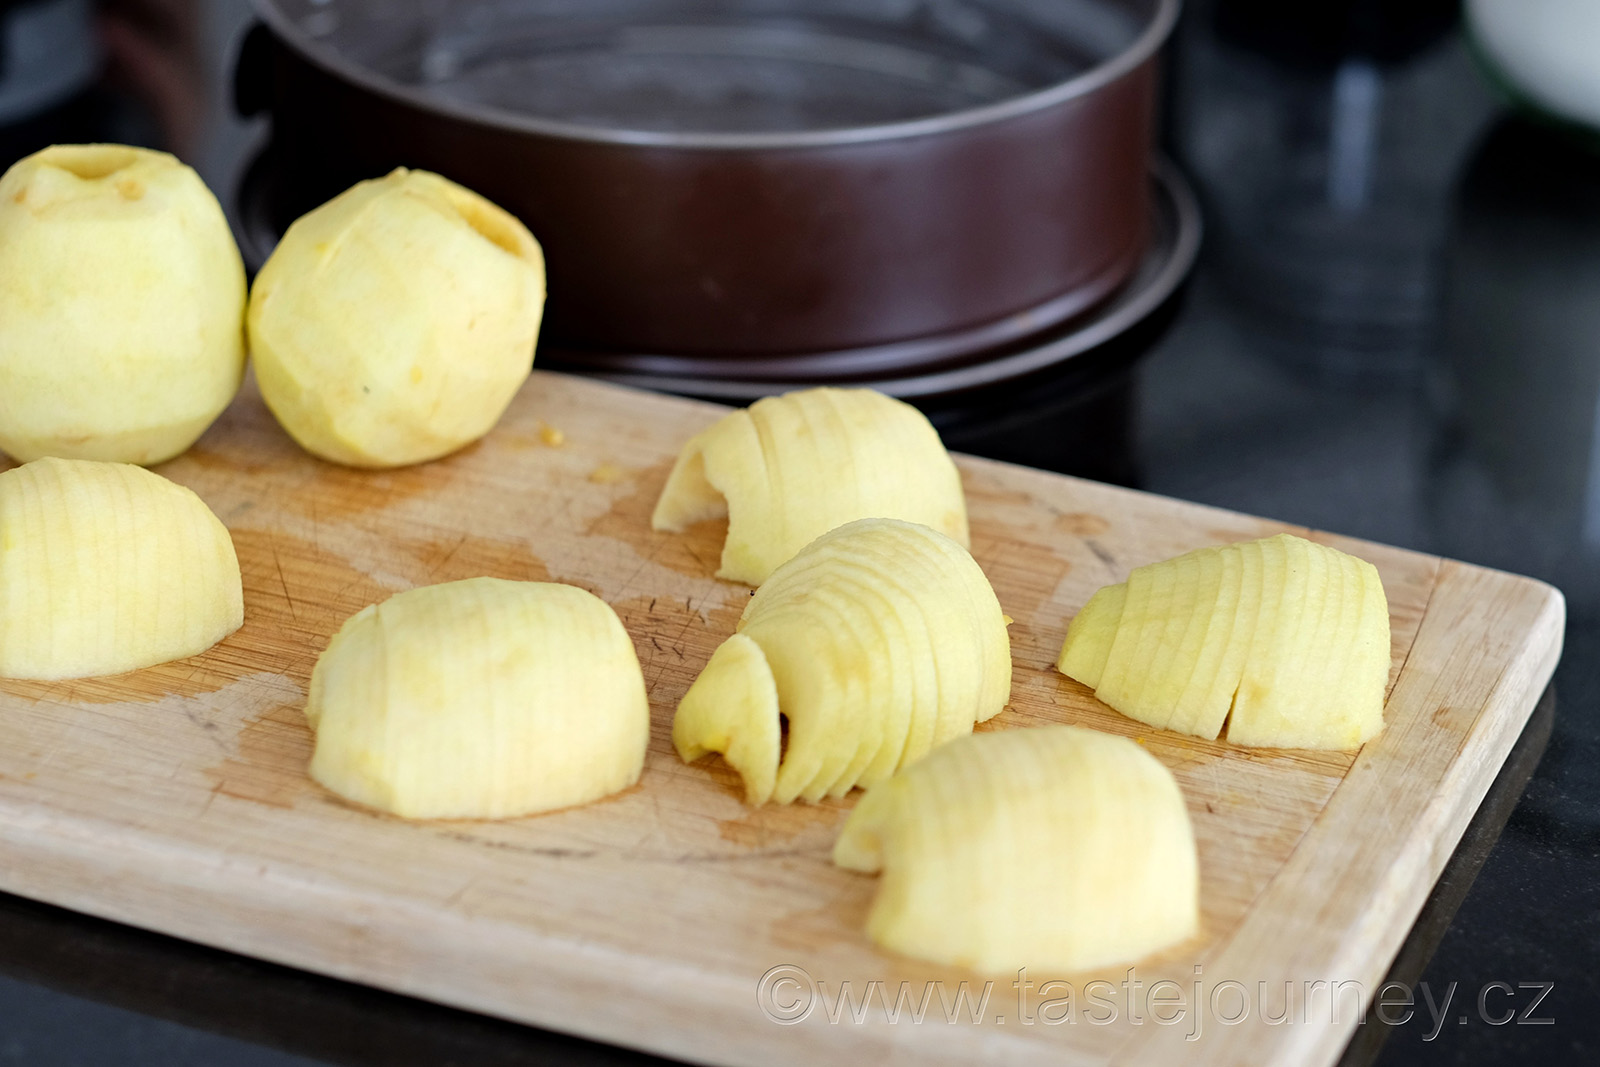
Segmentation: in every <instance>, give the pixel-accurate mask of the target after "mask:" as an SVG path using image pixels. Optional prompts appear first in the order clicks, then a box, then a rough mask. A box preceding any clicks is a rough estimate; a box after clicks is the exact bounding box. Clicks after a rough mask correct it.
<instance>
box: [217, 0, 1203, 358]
mask: <svg viewBox="0 0 1600 1067" xmlns="http://www.w3.org/2000/svg"><path fill="white" fill-rule="evenodd" d="M1178 7H1179V2H1178V0H904V2H902V0H892V2H891V0H848V2H846V0H732V2H728V0H725V2H700V3H695V2H677V3H666V2H661V0H655V2H652V0H585V2H583V3H578V2H576V0H501V2H479V3H475V4H469V3H464V2H452V0H321V2H317V0H257V9H258V11H259V13H260V15H261V18H262V20H263V23H264V25H265V26H266V28H267V30H266V32H264V33H258V34H256V35H255V36H254V37H253V39H252V40H251V42H250V43H249V45H248V47H247V48H246V49H245V51H244V53H243V54H242V55H241V59H240V70H239V89H240V100H241V105H242V106H243V107H244V108H245V109H246V110H260V109H263V108H266V109H270V111H271V113H272V116H273V144H274V148H273V152H274V155H275V156H276V157H277V159H278V161H279V166H280V167H281V169H282V170H281V174H280V176H279V181H280V185H281V196H280V197H279V201H278V202H279V204H280V205H281V210H282V211H283V212H284V213H285V214H286V215H288V216H289V217H292V215H293V214H295V213H298V212H301V211H304V210H307V209H309V208H311V207H313V206H315V205H316V204H317V203H320V202H322V201H323V200H325V199H327V198H328V197H330V196H332V195H334V194H336V193H337V192H339V191H340V190H341V189H343V188H345V187H346V186H348V185H349V184H350V183H352V182H353V181H355V180H358V179H360V178H364V177H370V176H373V175H376V174H380V173H383V172H384V171H386V170H388V169H390V168H392V167H394V166H402V165H404V166H412V167H422V168H426V169H429V170H434V171H438V172H439V173H441V174H444V175H446V176H448V177H450V178H453V179H455V180H456V181H459V182H461V183H462V184H464V185H467V186H469V187H471V188H473V189H476V190H478V191H479V192H481V193H483V194H484V195H486V196H488V197H490V198H491V199H493V200H495V201H496V202H498V203H500V204H502V205H503V206H505V207H506V208H508V209H509V210H511V211H513V212H515V213H516V214H517V215H518V216H519V217H521V218H522V219H523V220H524V221H525V222H526V223H527V224H528V225H529V227H530V228H531V229H532V230H533V232H534V233H535V235H536V236H537V237H538V238H539V240H540V242H541V243H542V244H543V246H544V249H545V253H546V257H547V260H548V263H549V274H550V301H549V307H548V314H547V320H546V322H547V326H546V331H547V332H546V337H547V340H548V341H549V342H551V343H554V344H557V345H559V346H560V347H561V348H562V349H563V351H564V352H565V353H566V354H567V356H568V358H569V359H571V360H573V361H575V362H579V363H581V362H582V361H583V354H584V353H585V352H591V353H593V355H594V362H595V363H596V365H604V364H605V362H606V360H607V358H608V354H609V353H638V352H657V353H666V354H672V353H679V354H692V355H696V356H701V357H707V358H710V359H714V360H728V361H729V362H730V363H732V364H737V365H740V366H743V367H744V368H745V369H746V370H748V369H749V368H750V366H752V365H753V364H752V362H751V361H755V362H759V361H760V360H762V359H771V358H774V357H787V358H785V362H786V363H790V364H792V362H793V360H794V358H795V357H805V356H808V355H813V354H814V355H816V356H818V357H819V358H820V359H825V358H826V357H827V356H828V355H829V354H830V353H831V354H834V355H835V356H837V357H840V358H839V359H838V360H836V361H837V362H840V363H841V365H843V366H848V367H849V368H852V369H853V370H854V371H855V372H856V373H872V374H888V373H896V372H902V373H903V372H909V371H914V370H917V369H920V368H928V367H933V366H938V365H941V364H944V365H948V364H950V363H952V362H961V361H962V360H964V359H970V358H971V356H972V354H973V353H976V352H981V351H986V350H992V349H994V348H996V347H1001V346H1005V345H1006V344H1008V343H1010V342H1013V341H1016V340H1019V339H1022V338H1024V337H1027V336H1030V335H1033V334H1038V333H1041V332H1043V331H1045V330H1048V329H1049V328H1051V327H1053V326H1055V325H1057V324H1059V323H1062V322H1064V321H1066V320H1068V319H1071V318H1073V317H1075V316H1078V315H1081V314H1082V313H1084V312H1085V311H1088V310H1089V309H1091V308H1093V307H1095V306H1096V305H1098V304H1100V303H1101V302H1102V301H1104V300H1106V299H1107V298H1108V297H1110V296H1111V295H1112V294H1114V293H1115V292H1116V291H1117V290H1118V288H1119V287H1120V286H1122V285H1123V284H1124V283H1125V282H1126V281H1127V280H1128V278H1129V277H1130V276H1131V275H1132V273H1133V272H1134V270H1135V269H1136V267H1138V265H1139V264H1140V262H1141V260H1142V258H1143V257H1144V253H1145V250H1146V245H1147V242H1148V240H1149V236H1150V234H1149V219H1150V217H1151V203H1150V199H1149V198H1150V183H1149V180H1148V177H1147V175H1148V174H1149V171H1150V167H1151V145H1152V140H1153V124H1154V105H1155V98H1156V75H1157V70H1156V63H1157V57H1158V52H1159V50H1160V47H1161V45H1162V44H1163V43H1164V41H1165V40H1166V38H1167V36H1168V34H1169V32H1170V30H1171V27H1172V24H1173V21H1174V20H1175V18H1176V14H1177V10H1178ZM284 221H287V219H285V220H284ZM738 374H739V371H738V369H737V367H730V376H738Z"/></svg>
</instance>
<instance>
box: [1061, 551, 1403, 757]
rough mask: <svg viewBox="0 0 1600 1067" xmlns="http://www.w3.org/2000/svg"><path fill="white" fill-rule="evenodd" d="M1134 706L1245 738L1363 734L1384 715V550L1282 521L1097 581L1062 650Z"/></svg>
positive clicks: (1333, 742) (1133, 712) (1319, 739)
mask: <svg viewBox="0 0 1600 1067" xmlns="http://www.w3.org/2000/svg"><path fill="white" fill-rule="evenodd" d="M1057 666H1058V668H1059V669H1060V670H1061V671H1062V673H1064V674H1066V675H1068V676H1069V677H1072V678H1076V679H1077V680H1078V681H1080V682H1083V683H1084V684H1085V685H1087V686H1089V687H1091V688H1092V689H1094V691H1095V695H1096V696H1097V697H1099V698H1100V699H1101V700H1102V701H1104V702H1105V703H1106V704H1108V705H1110V706H1111V707H1113V708H1115V709H1116V710H1117V711H1120V712H1121V713H1122V714H1124V715H1126V716H1128V717H1129V718H1132V719H1137V720H1139V721H1140V722H1144V723H1148V724H1149V725H1151V726H1154V727H1157V728H1159V729H1168V730H1176V731H1178V732H1180V733H1187V734H1194V735H1196V736H1199V737H1205V738H1216V737H1218V736H1219V735H1220V734H1221V733H1222V732H1223V729H1224V724H1226V730H1227V739H1228V741H1229V742H1231V743H1233V744H1237V745H1257V746H1269V747H1275V748H1318V749H1351V748H1357V747H1359V746H1360V745H1361V744H1363V743H1364V742H1366V741H1367V740H1369V739H1371V738H1372V737H1373V736H1375V735H1376V734H1377V733H1378V731H1380V730H1381V729H1382V728H1383V700H1384V693H1385V689H1386V687H1387V684H1388V678H1389V608H1388V603H1387V601H1386V599H1385V597H1384V593H1383V582H1382V580H1381V579H1380V578H1379V577H1378V572H1377V569H1376V568H1374V567H1373V566H1372V564H1370V563H1367V562H1366V561H1364V560H1360V559H1357V558H1356V557H1354V556H1351V555H1348V554H1346V553H1344V552H1340V551H1338V550H1337V549H1333V548H1329V547H1327V546H1326V545H1319V544H1315V543H1313V542H1311V541H1307V540H1305V539H1303V538H1299V537H1293V536H1290V535H1288V534H1280V535H1278V536H1277V537H1270V538H1267V539H1265V540H1261V541H1247V542H1243V543H1240V544H1234V545H1224V546H1222V547H1220V548H1202V549H1198V550H1196V551H1194V552H1190V553H1188V554H1186V555H1183V556H1179V557H1177V558H1176V559H1170V560H1165V561H1163V562H1160V563H1153V564H1150V565H1148V566H1145V567H1140V568H1138V569H1136V570H1134V571H1133V572H1132V573H1131V574H1130V575H1129V576H1128V581H1127V582H1126V583H1124V584H1122V585H1115V586H1107V587H1106V588H1104V589H1102V590H1100V591H1099V592H1098V593H1096V594H1095V595H1094V596H1093V597H1092V598H1091V599H1090V601H1089V603H1088V604H1086V605H1085V606H1084V609H1083V610H1082V611H1081V612H1079V614H1078V616H1077V618H1075V619H1074V620H1073V621H1072V625H1071V626H1070V627H1069V628H1068V630H1067V639H1066V641H1065V643H1064V644H1063V645H1062V649H1061V658H1060V660H1059V661H1058V663H1057Z"/></svg>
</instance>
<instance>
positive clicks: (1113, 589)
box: [1056, 583, 1128, 689]
mask: <svg viewBox="0 0 1600 1067" xmlns="http://www.w3.org/2000/svg"><path fill="white" fill-rule="evenodd" d="M1127 596H1128V586H1127V583H1121V584H1118V585H1108V586H1104V587H1103V588H1101V589H1100V590H1099V591H1098V592H1096V593H1095V594H1094V596H1092V597H1090V598H1089V602H1088V603H1087V604H1085V605H1084V606H1083V609H1082V610H1081V611H1079V612H1078V614H1077V615H1076V616H1074V617H1073V620H1072V624H1071V625H1070V626H1068V627H1067V637H1066V640H1065V641H1063V642H1062V643H1061V655H1060V656H1059V657H1057V659H1056V670H1058V671H1060V672H1061V673H1062V674H1064V675H1066V676H1067V677H1068V678H1074V679H1076V680H1078V681H1080V682H1082V683H1083V684H1084V685H1086V686H1088V687H1089V688H1090V689H1099V688H1100V679H1101V676H1102V675H1103V674H1104V672H1105V669H1106V660H1108V659H1109V658H1110V657H1111V642H1112V641H1113V640H1114V639H1115V638H1116V636H1117V626H1118V624H1119V623H1120V622H1121V621H1122V609H1123V606H1124V604H1125V603H1126V602H1127Z"/></svg>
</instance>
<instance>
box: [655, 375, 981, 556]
mask: <svg viewBox="0 0 1600 1067" xmlns="http://www.w3.org/2000/svg"><path fill="white" fill-rule="evenodd" d="M723 515H726V516H727V517H728V537H727V540H726V541H725V542H724V543H723V546H722V566H721V569H719V570H718V571H717V577H719V578H727V579H730V580H732V581H736V582H745V583H746V584H749V585H759V584H761V583H762V582H764V581H766V579H767V576H768V575H769V574H771V573H772V572H773V571H774V570H776V569H777V567H778V566H779V565H780V564H781V563H783V562H784V561H785V560H787V559H788V558H789V557H791V556H793V555H794V554H795V553H796V552H798V551H800V550H801V549H802V548H804V547H805V546H806V545H808V544H810V543H811V541H812V540H813V539H814V538H817V537H820V536H821V535H822V534H825V533H827V532H828V531H829V530H832V529H833V528H834V527H836V526H843V525H844V524H845V523H847V522H853V521H854V520H856V519H866V518H887V519H905V520H906V521H908V522H917V523H921V524H923V525H924V526H929V527H932V528H933V529H935V530H938V531H939V532H940V533H942V534H944V535H945V536H946V537H949V538H951V539H953V540H955V541H956V542H957V543H958V544H960V545H962V546H963V547H965V546H966V545H967V504H966V498H965V497H964V496H963V495H962V492H961V473H960V471H958V470H957V469H956V465H955V464H954V463H953V462H951V460H950V455H949V453H947V452H946V451H945V449H944V444H943V443H942V442H941V441H940V440H939V433H938V431H937V430H935V429H934V428H933V425H932V424H931V423H929V422H928V420H927V417H926V416H924V415H923V414H922V412H920V411H918V410H917V409H916V408H914V407H912V406H911V405H910V404H907V403H905V402H904V401H901V400H896V399H895V398H894V397H891V396H885V395H884V394H882V393H879V392H874V391H873V390H871V389H834V388H821V389H806V390H802V391H800V392H794V393H786V394H784V395H783V396H774V397H767V398H766V399H764V400H758V401H756V402H755V403H754V404H752V405H751V406H750V407H749V408H744V409H741V410H738V411H732V412H729V413H728V414H727V415H725V416H723V417H722V419H720V420H719V421H718V422H716V423H715V424H713V425H712V426H710V427H709V428H707V429H705V430H703V431H701V432H700V433H698V434H696V435H695V436H694V437H693V438H691V439H690V440H689V441H688V443H687V444H685V445H684V446H683V449H682V451H681V452H680V453H679V455H678V461H677V463H675V464H674V465H673V468H672V473H671V474H670V475H669V476H668V477H667V484H666V487H665V488H663V489H662V491H661V498H660V500H659V501H657V503H656V508H655V513H654V514H653V515H651V517H650V525H651V527H653V528H654V529H657V530H671V531H680V530H683V529H686V528H687V527H688V526H689V525H691V524H693V523H696V522H701V521H703V520H706V519H714V518H720V517H721V516H723Z"/></svg>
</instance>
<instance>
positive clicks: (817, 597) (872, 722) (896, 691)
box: [672, 519, 1011, 805]
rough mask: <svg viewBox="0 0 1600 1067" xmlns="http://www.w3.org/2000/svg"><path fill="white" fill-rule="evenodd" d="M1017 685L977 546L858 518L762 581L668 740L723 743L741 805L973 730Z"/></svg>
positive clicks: (845, 783)
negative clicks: (739, 786) (740, 783)
mask: <svg viewBox="0 0 1600 1067" xmlns="http://www.w3.org/2000/svg"><path fill="white" fill-rule="evenodd" d="M1010 692H1011V650H1010V641H1009V639H1008V638H1007V636H1006V621H1005V617H1004V616H1003V615H1002V614H1001V611H1000V604H999V601H997V600H996V599H995V595H994V589H993V587H991V586H990V585H989V580H988V579H987V578H986V577H984V574H983V571H982V570H981V569H980V568H979V567H978V564H977V563H976V562H975V561H974V560H973V558H972V557H971V556H970V555H968V553H967V551H966V550H965V549H964V548H962V547H961V546H960V545H958V544H956V543H955V542H954V541H952V540H950V539H949V538H948V537H945V536H944V535H943V534H941V533H938V532H936V531H934V530H930V529H929V528H928V527H926V526H919V525H917V524H915V523H909V522H903V521H901V520H898V519H862V520H858V521H856V522H853V523H849V524H847V525H845V526H841V527H840V528H839V529H837V530H833V531H832V532H830V533H827V534H824V535H823V536H822V537H819V538H818V539H817V540H815V541H813V542H812V543H811V544H810V545H808V546H807V547H806V548H805V549H804V550H803V551H801V552H800V554H799V555H797V556H795V557H794V558H793V559H792V560H790V561H789V562H788V563H785V564H784V565H783V566H781V567H779V568H778V569H777V570H776V571H774V572H773V574H772V576H771V577H770V578H768V579H767V581H766V582H764V583H763V584H762V586H761V588H759V589H757V590H756V592H755V595H754V596H752V597H751V598H750V602H749V604H747V605H746V606H745V611H744V615H743V617H742V618H741V619H740V620H739V625H738V630H737V632H736V633H735V634H734V635H733V636H732V637H730V638H729V639H728V640H727V641H726V642H725V643H724V644H723V645H722V647H721V648H719V649H718V650H717V652H716V653H715V654H714V655H713V656H712V657H711V661H710V662H709V663H707V664H706V666H705V669H704V670H703V671H701V672H700V676H699V677H698V678H697V679H696V680H695V682H694V684H693V685H692V686H691V687H690V688H689V691H688V692H687V693H686V694H685V695H684V697H683V700H682V702H681V703H680V704H679V705H678V712H677V715H676V717H675V719H674V721H673V726H672V740H673V743H674V745H675V746H676V747H677V749H678V754H679V755H680V756H681V757H682V758H683V759H684V761H685V762H693V761H694V760H696V759H699V758H700V757H702V756H704V755H706V754H707V753H709V752H720V753H722V754H723V755H724V757H725V758H726V759H727V761H728V763H729V765H730V766H732V767H733V768H734V769H735V770H737V771H738V772H739V774H740V775H741V776H742V777H743V779H744V784H745V798H746V800H747V801H748V802H749V803H750V804H753V805H755V804H763V803H765V802H767V801H768V800H776V801H777V802H778V803H780V804H787V803H789V802H791V801H793V800H795V799H796V798H803V799H805V800H820V799H821V798H822V797H824V796H834V797H838V796H843V795H844V794H845V793H848V792H849V791H850V790H851V789H852V788H854V787H855V786H857V785H861V786H867V785H871V784H872V783H874V782H878V781H882V780H883V779H884V778H887V777H888V776H889V775H891V774H893V773H894V772H895V771H896V770H897V769H898V768H900V767H903V766H905V765H906V764H909V763H911V762H913V761H915V760H917V759H920V758H921V757H922V756H923V755H924V754H925V753H926V752H928V750H929V749H931V748H933V747H934V746H936V745H939V744H942V743H944V742H945V741H948V740H950V739H952V738H955V737H959V736H961V735H962V734H966V733H970V732H971V731H972V726H973V724H974V723H976V722H983V721H985V720H986V719H989V718H991V717H993V716H994V715H997V714H999V712H1000V711H1001V709H1002V708H1003V707H1004V706H1005V702H1006V699H1007V698H1008V697H1009V695H1010ZM781 719H786V720H787V721H788V726H789V734H788V747H787V750H783V748H782V726H781V721H780V720H781Z"/></svg>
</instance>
